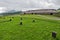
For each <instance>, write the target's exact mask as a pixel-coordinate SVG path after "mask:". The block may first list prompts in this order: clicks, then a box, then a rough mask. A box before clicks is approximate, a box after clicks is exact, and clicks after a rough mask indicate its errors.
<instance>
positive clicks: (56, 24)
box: [0, 15, 60, 40]
mask: <svg viewBox="0 0 60 40" xmlns="http://www.w3.org/2000/svg"><path fill="white" fill-rule="evenodd" d="M13 17H14V18H12V16H5V18H0V40H60V20H50V19H46V18H44V17H41V16H39V15H15V16H13ZM21 17H22V18H23V20H20V18H21ZM10 18H12V21H9V22H3V21H7V20H9V19H10ZM33 19H34V20H35V22H32V20H33ZM21 21H22V22H23V25H19V23H20V22H21ZM52 31H56V32H57V38H56V39H53V38H52V36H51V32H52Z"/></svg>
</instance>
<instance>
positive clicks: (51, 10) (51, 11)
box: [24, 9, 56, 13]
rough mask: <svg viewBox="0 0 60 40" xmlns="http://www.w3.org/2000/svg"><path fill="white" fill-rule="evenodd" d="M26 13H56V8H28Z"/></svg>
mask: <svg viewBox="0 0 60 40" xmlns="http://www.w3.org/2000/svg"><path fill="white" fill-rule="evenodd" d="M24 13H56V10H55V9H38V10H28V11H25V12H24Z"/></svg>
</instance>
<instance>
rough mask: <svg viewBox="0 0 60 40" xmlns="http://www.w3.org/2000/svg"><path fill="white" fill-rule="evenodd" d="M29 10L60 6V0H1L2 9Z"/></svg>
mask: <svg viewBox="0 0 60 40" xmlns="http://www.w3.org/2000/svg"><path fill="white" fill-rule="evenodd" d="M4 7H6V8H7V9H16V10H27V9H41V8H46V9H47V8H53V9H54V8H59V7H60V0H0V9H1V8H4Z"/></svg>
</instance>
